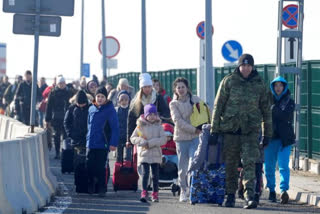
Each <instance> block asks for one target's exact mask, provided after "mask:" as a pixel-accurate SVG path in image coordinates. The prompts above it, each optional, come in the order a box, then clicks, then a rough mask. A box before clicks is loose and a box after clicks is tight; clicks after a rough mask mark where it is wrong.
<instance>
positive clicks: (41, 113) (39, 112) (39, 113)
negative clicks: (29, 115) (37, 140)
mask: <svg viewBox="0 0 320 214" xmlns="http://www.w3.org/2000/svg"><path fill="white" fill-rule="evenodd" d="M37 113H38V118H39V126H40V127H41V128H43V119H44V113H43V112H41V111H39V110H37Z"/></svg>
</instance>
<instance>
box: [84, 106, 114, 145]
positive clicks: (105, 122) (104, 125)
mask: <svg viewBox="0 0 320 214" xmlns="http://www.w3.org/2000/svg"><path fill="white" fill-rule="evenodd" d="M118 141H119V123H118V116H117V113H116V110H115V109H114V107H113V104H112V102H108V103H107V104H105V105H102V106H101V107H97V106H95V105H92V106H90V108H89V115H88V133H87V148H89V149H108V150H109V146H115V147H116V146H117V145H118Z"/></svg>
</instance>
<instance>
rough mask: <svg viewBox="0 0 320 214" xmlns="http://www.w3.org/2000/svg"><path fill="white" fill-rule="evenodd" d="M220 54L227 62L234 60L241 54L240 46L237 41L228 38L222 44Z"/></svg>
mask: <svg viewBox="0 0 320 214" xmlns="http://www.w3.org/2000/svg"><path fill="white" fill-rule="evenodd" d="M221 52H222V56H223V58H225V59H226V60H227V61H229V62H235V61H237V60H238V59H239V57H240V56H241V55H242V47H241V45H240V43H239V42H237V41H235V40H229V41H227V42H226V43H224V44H223V46H222V50H221Z"/></svg>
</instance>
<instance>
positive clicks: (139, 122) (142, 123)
mask: <svg viewBox="0 0 320 214" xmlns="http://www.w3.org/2000/svg"><path fill="white" fill-rule="evenodd" d="M150 125H161V119H160V118H159V117H158V119H157V120H156V121H155V122H154V123H150V122H149V121H147V120H146V118H144V115H141V116H140V117H139V119H138V120H137V126H140V127H143V126H150Z"/></svg>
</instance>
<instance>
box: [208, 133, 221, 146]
mask: <svg viewBox="0 0 320 214" xmlns="http://www.w3.org/2000/svg"><path fill="white" fill-rule="evenodd" d="M218 137H219V133H216V132H213V133H210V136H209V141H208V144H209V145H216V144H217V143H218Z"/></svg>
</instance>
